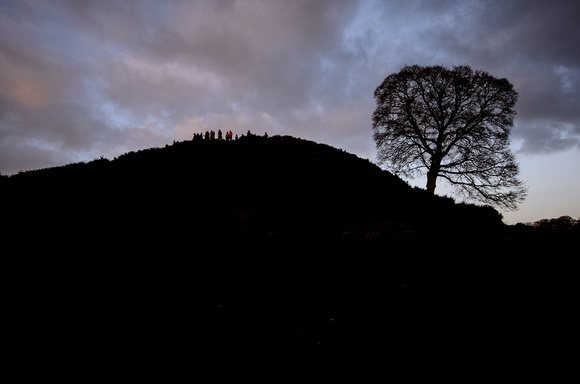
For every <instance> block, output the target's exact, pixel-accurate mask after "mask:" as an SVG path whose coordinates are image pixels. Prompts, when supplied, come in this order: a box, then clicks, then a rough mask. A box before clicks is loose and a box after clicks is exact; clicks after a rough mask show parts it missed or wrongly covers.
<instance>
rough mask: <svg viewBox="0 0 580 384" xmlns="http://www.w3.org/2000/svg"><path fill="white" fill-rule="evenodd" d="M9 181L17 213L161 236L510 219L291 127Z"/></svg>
mask: <svg viewBox="0 0 580 384" xmlns="http://www.w3.org/2000/svg"><path fill="white" fill-rule="evenodd" d="M3 179H4V180H3V184H4V185H5V188H4V189H5V193H6V194H7V195H9V199H10V201H12V202H13V204H12V205H11V212H12V214H13V216H15V218H16V220H17V221H18V220H27V219H23V217H28V218H34V220H33V221H34V227H35V228H38V229H43V230H44V231H45V232H46V231H48V232H50V231H51V230H52V228H55V225H56V227H58V226H61V227H63V228H67V230H69V231H72V232H74V233H78V234H79V235H82V236H83V237H89V238H90V237H91V236H92V235H91V232H99V233H101V232H102V233H104V236H105V238H106V237H107V236H109V235H111V234H116V233H118V232H120V231H123V230H127V229H128V228H133V229H135V230H137V231H138V232H139V233H141V234H142V235H143V236H150V237H151V239H160V240H159V241H161V242H162V241H165V240H169V239H171V238H173V237H174V236H184V237H189V238H196V239H197V238H199V239H201V240H207V239H212V238H220V239H226V240H227V241H229V242H236V241H246V240H248V239H251V241H256V242H258V243H260V242H261V241H262V240H263V239H266V238H267V239H270V240H271V239H276V238H283V237H288V236H290V237H293V238H296V239H298V240H299V241H306V242H311V241H314V242H319V241H321V242H323V243H328V242H339V241H340V239H341V236H342V235H343V234H344V233H355V234H356V236H358V237H360V238H362V237H364V236H366V235H367V234H368V233H376V234H378V235H377V236H375V237H377V239H379V238H380V239H389V238H392V237H396V236H397V233H399V232H404V231H414V232H417V231H419V232H423V233H428V234H429V235H430V236H431V235H434V234H435V233H448V232H449V231H461V230H465V229H466V228H469V229H468V230H476V231H480V230H484V229H485V230H486V231H487V230H490V229H491V230H493V228H496V229H497V228H498V226H501V215H499V213H497V211H495V210H494V209H492V208H490V207H477V206H473V205H466V204H455V203H454V201H453V200H452V199H450V198H443V197H438V196H429V195H428V194H426V193H425V191H423V190H420V189H416V188H415V189H413V188H411V187H409V186H408V184H406V183H405V182H404V181H402V180H401V179H399V178H398V177H396V176H394V175H392V174H391V173H389V172H387V171H384V170H381V169H380V168H379V167H378V166H376V165H375V164H373V163H371V162H370V161H368V160H364V159H361V158H359V157H357V156H356V155H353V154H350V153H348V152H345V151H343V150H339V149H336V148H333V147H331V146H329V145H326V144H318V143H315V142H312V141H308V140H303V139H297V138H294V137H290V136H274V137H270V138H265V137H262V136H246V137H241V138H239V139H238V140H234V141H229V140H228V141H226V140H199V139H197V140H191V141H182V142H175V143H174V144H173V145H167V146H165V147H164V148H149V149H144V150H140V151H136V152H129V153H125V154H123V155H120V156H118V157H116V158H115V159H113V160H107V159H103V158H101V159H97V160H94V161H91V162H88V163H76V164H69V165H66V166H62V167H55V168H48V169H41V170H36V171H29V172H23V173H19V174H17V175H13V176H11V177H8V178H3ZM21 213H25V215H24V216H23V215H21ZM99 236H102V234H101V235H99ZM114 239H116V240H119V239H120V238H119V237H114ZM161 239H163V240H161ZM227 241H226V242H227Z"/></svg>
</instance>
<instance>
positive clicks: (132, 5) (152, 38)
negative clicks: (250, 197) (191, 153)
mask: <svg viewBox="0 0 580 384" xmlns="http://www.w3.org/2000/svg"><path fill="white" fill-rule="evenodd" d="M579 12H580V6H579V5H578V3H577V2H576V1H550V2H545V1H534V0H530V1H510V2H505V1H483V0H482V1H470V2H466V1H438V2H433V1H412V2H400V1H378V0H377V1H372V0H361V1H348V0H344V1H335V0H332V1H330V0H329V1H309V0H303V1H285V0H278V1H245V0H239V1H225V0H224V1H213V0H212V1H209V0H208V1H193V2H181V1H175V2H161V1H154V2H149V1H134V2H132V1H129V2H119V1H82V2H81V1H47V2H38V3H37V2H23V1H4V2H3V3H2V4H1V5H0V171H1V172H3V173H12V172H16V171H18V170H20V169H28V168H36V167H44V166H52V165H58V164H63V163H65V162H69V161H78V160H90V159H92V158H94V157H97V156H99V155H105V156H109V157H112V156H115V155H118V154H120V153H122V152H123V151H127V150H133V149H138V148H143V147H148V146H160V145H164V144H165V143H167V142H170V141H171V140H173V139H180V140H181V139H187V138H190V137H191V134H192V132H194V131H196V132H200V131H205V130H207V129H232V130H234V131H237V132H239V133H242V132H245V131H246V130H248V129H251V130H253V131H255V132H261V131H268V132H269V133H270V134H276V133H280V134H292V135H297V136H301V137H305V138H309V139H313V140H317V141H323V142H326V143H329V144H331V145H336V146H339V147H341V148H344V149H347V150H349V151H354V152H356V153H357V154H359V155H361V156H364V157H369V158H372V157H373V154H374V149H373V147H374V145H373V143H372V140H371V136H370V116H371V113H372V111H373V109H374V100H373V98H372V94H373V91H374V88H375V87H376V86H377V85H379V84H380V82H381V81H382V80H383V79H384V77H385V76H387V75H389V74H390V73H392V72H395V71H398V70H399V69H400V67H401V66H402V65H404V64H415V63H417V64H421V65H431V64H443V65H453V64H469V65H471V66H472V67H476V68H482V69H484V70H486V71H488V72H490V73H491V74H493V75H496V76H501V77H507V78H508V79H509V80H510V81H512V82H513V83H514V85H515V87H516V89H517V90H518V91H519V93H520V100H519V102H518V104H517V105H516V109H517V110H518V116H517V119H516V126H515V127H514V139H515V140H517V141H518V142H519V143H520V146H521V148H520V151H522V152H527V153H543V152H554V151H560V150H564V149H570V148H573V147H578V143H579V141H580V128H579V127H580V110H579V109H578V108H577V106H578V105H580V93H579V92H580V91H579V90H580V50H578V49H577V42H578V41H580V27H579V24H578V23H577V20H579V19H580V13H579Z"/></svg>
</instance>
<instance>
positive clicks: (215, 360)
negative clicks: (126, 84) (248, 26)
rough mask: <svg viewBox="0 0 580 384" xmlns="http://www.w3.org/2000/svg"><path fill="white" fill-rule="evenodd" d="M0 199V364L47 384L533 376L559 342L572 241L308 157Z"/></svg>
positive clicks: (85, 169) (263, 143) (63, 186)
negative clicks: (69, 376)
mask: <svg viewBox="0 0 580 384" xmlns="http://www.w3.org/2000/svg"><path fill="white" fill-rule="evenodd" d="M1 188H2V198H3V201H4V203H5V204H4V210H3V220H4V223H5V224H7V225H5V228H6V229H5V230H4V234H5V236H4V239H5V241H4V242H3V245H4V250H3V262H4V270H5V271H8V273H7V274H8V275H9V276H8V277H7V279H6V281H5V284H6V286H7V287H8V302H7V303H6V304H5V309H6V313H8V314H9V315H8V316H7V317H8V320H9V323H10V325H8V326H7V329H10V330H11V331H12V332H11V333H12V334H13V335H15V336H16V338H15V339H16V341H15V342H14V343H13V344H10V346H11V348H12V350H13V353H12V354H11V355H12V356H25V357H26V358H28V359H31V361H32V359H33V360H34V361H35V362H38V361H40V363H39V364H40V366H42V369H43V370H44V372H51V370H56V371H57V373H58V374H60V375H62V374H63V372H65V373H66V372H67V369H69V370H70V371H68V373H71V372H72V368H71V367H73V366H74V367H75V369H78V370H80V372H82V373H81V375H84V376H87V377H88V376H90V377H97V376H101V377H109V375H110V374H113V373H114V372H117V371H118V370H121V371H124V372H126V373H127V374H130V375H133V374H134V373H135V372H141V373H143V374H145V375H147V376H153V375H154V374H155V373H157V374H159V375H160V377H163V378H164V379H167V377H168V376H170V375H171V373H172V372H174V371H175V369H176V367H180V368H183V367H187V368H188V369H187V372H186V375H187V377H188V378H193V379H199V378H200V377H201V376H202V375H203V376H204V377H205V376H206V375H209V376H211V379H212V381H213V382H220V381H221V382H223V380H226V379H227V378H230V379H231V378H236V379H239V378H241V377H248V378H251V379H252V380H253V381H254V382H255V381H265V382H278V381H281V380H286V379H288V380H289V381H298V380H300V381H304V380H307V381H313V380H315V379H318V380H322V381H330V380H333V381H335V382H337V381H338V382H360V381H371V382H373V381H374V382H376V380H373V378H374V377H375V375H376V377H379V378H380V377H384V375H385V372H390V373H391V374H392V375H395V374H400V373H403V374H405V375H406V376H407V375H411V376H412V372H417V367H422V368H421V369H425V370H426V371H427V372H428V373H429V375H430V376H431V375H434V372H442V374H445V376H446V377H450V376H453V375H460V373H462V372H466V371H468V372H471V373H470V375H474V373H473V372H482V371H486V372H500V370H501V372H502V375H507V374H509V372H510V371H513V372H516V373H518V374H520V373H521V370H522V369H523V370H525V369H526V368H525V367H522V366H520V365H518V363H517V362H515V361H514V359H513V356H514V355H517V356H518V359H519V361H522V362H525V364H529V363H530V362H536V361H540V362H542V364H545V362H546V361H547V360H546V351H549V353H550V354H551V355H557V354H558V353H557V351H558V350H562V351H565V350H567V349H561V348H560V340H565V339H566V338H567V337H568V332H569V331H570V330H571V329H572V326H571V325H572V324H574V322H573V321H572V318H573V317H572V314H571V308H572V307H573V306H570V305H568V304H569V302H572V299H573V297H572V294H571V292H575V290H573V289H572V285H573V284H572V283H573V281H574V279H572V278H571V276H567V273H571V271H573V268H569V259H568V258H567V257H566V255H565V253H564V252H565V251H566V250H567V249H571V248H570V247H571V246H572V245H573V244H574V243H573V242H574V241H575V240H573V238H566V239H563V240H562V239H560V240H562V241H561V242H559V243H553V242H550V241H547V240H546V238H545V237H544V238H542V239H540V240H535V239H534V233H531V232H529V229H528V228H521V227H517V228H510V227H506V226H504V225H503V224H502V223H501V216H500V215H499V214H498V213H497V212H496V211H495V210H493V209H492V208H489V207H477V206H473V205H466V204H455V203H454V202H453V200H452V199H449V198H443V197H433V196H430V195H428V194H426V193H425V192H424V191H422V190H420V189H413V188H410V187H409V186H408V185H407V184H406V183H404V182H403V181H402V180H400V179H399V178H397V177H395V176H393V175H392V174H390V173H388V172H386V171H383V170H381V169H380V168H378V167H377V166H375V165H374V164H372V163H371V162H369V161H367V160H364V159H360V158H358V157H357V156H355V155H352V154H349V153H346V152H344V151H341V150H339V149H335V148H332V147H330V146H328V145H324V144H317V143H314V142H311V141H306V140H301V139H296V138H292V137H271V138H267V139H266V138H262V137H257V136H253V137H246V138H244V139H240V140H238V141H234V142H226V141H205V140H196V141H186V142H178V143H175V144H174V145H171V146H166V147H164V148H152V149H146V150H142V151H137V152H131V153H127V154H124V155H121V156H119V157H118V158H115V159H113V160H107V159H98V160H95V161H92V162H89V163H79V164H70V165H67V166H64V167H56V168H50V169H43V170H37V171H29V172H22V173H20V174H17V175H13V176H11V177H3V178H2V185H1ZM567 266H568V267H567ZM567 308H570V310H568V309H567ZM532 334H533V338H531V337H530V335H532ZM26 358H25V361H26ZM17 361H22V360H21V359H17ZM43 362H44V364H43ZM458 367H459V368H458ZM89 372H92V373H89ZM180 372H181V373H182V372H183V371H182V370H180ZM114 374H117V373H114ZM75 377H76V376H75ZM468 377H472V376H468Z"/></svg>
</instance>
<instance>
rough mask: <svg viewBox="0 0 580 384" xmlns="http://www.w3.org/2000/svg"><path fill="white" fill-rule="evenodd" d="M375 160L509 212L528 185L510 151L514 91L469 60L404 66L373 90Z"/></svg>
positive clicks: (432, 189) (431, 188) (429, 184)
mask: <svg viewBox="0 0 580 384" xmlns="http://www.w3.org/2000/svg"><path fill="white" fill-rule="evenodd" d="M374 96H375V99H376V103H377V108H376V110H375V111H374V113H373V138H374V140H375V143H376V145H377V149H378V157H379V161H380V162H381V163H382V164H383V165H385V166H386V167H387V168H389V169H390V170H391V171H393V172H395V173H397V174H402V175H404V176H407V177H414V176H417V175H420V174H424V173H425V171H426V174H427V190H428V191H429V192H430V193H435V188H436V180H437V178H438V177H442V178H443V179H445V180H447V181H448V182H450V183H451V184H452V185H453V186H455V187H456V190H457V191H458V192H459V193H460V194H463V195H465V196H466V197H467V198H469V199H472V200H477V201H480V202H483V203H485V204H491V205H495V206H497V207H499V208H502V209H510V210H514V209H516V208H517V205H518V204H519V203H520V202H522V201H523V200H524V198H525V196H526V193H527V190H526V188H525V186H524V185H523V183H522V182H521V181H520V180H518V178H517V175H518V173H519V167H518V165H517V163H516V162H515V157H514V155H513V153H512V152H511V150H510V149H509V144H510V141H509V135H510V130H511V127H512V126H513V120H514V116H515V114H516V112H515V110H514V105H515V103H516V101H517V98H518V93H517V92H516V91H515V90H514V88H513V85H512V84H511V83H510V82H509V81H508V80H507V79H504V78H495V77H493V76H491V75H490V74H488V73H486V72H484V71H481V70H475V71H474V70H472V69H471V68H470V67H469V66H466V65H462V66H455V67H453V68H452V69H448V68H445V67H442V66H430V67H422V66H418V65H413V66H405V67H403V69H402V70H401V71H400V72H398V73H394V74H392V75H390V76H388V77H387V78H385V80H384V81H383V83H382V84H381V85H380V86H378V87H377V89H376V90H375V94H374Z"/></svg>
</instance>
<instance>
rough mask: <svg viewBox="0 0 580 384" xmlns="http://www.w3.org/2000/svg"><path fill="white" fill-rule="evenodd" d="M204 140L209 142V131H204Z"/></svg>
mask: <svg viewBox="0 0 580 384" xmlns="http://www.w3.org/2000/svg"><path fill="white" fill-rule="evenodd" d="M205 139H206V140H209V131H205Z"/></svg>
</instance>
